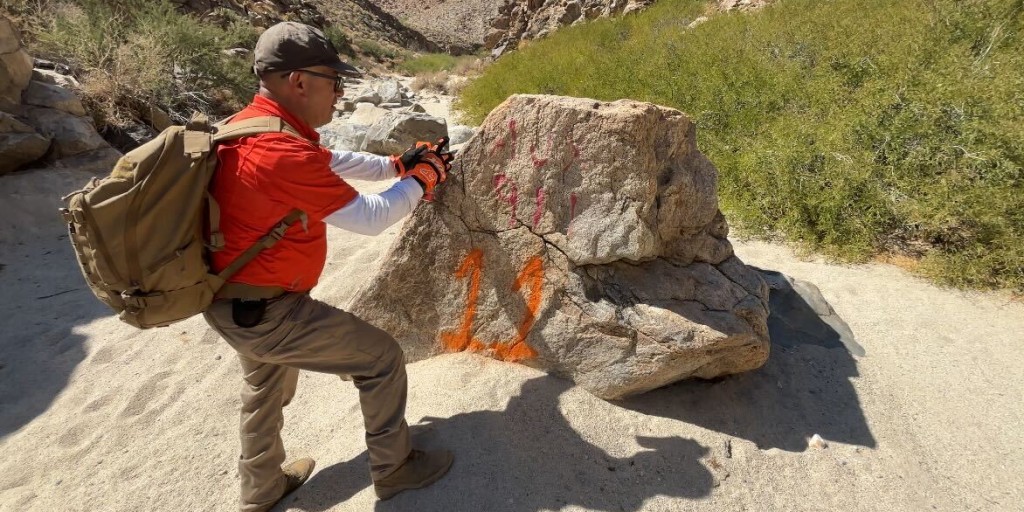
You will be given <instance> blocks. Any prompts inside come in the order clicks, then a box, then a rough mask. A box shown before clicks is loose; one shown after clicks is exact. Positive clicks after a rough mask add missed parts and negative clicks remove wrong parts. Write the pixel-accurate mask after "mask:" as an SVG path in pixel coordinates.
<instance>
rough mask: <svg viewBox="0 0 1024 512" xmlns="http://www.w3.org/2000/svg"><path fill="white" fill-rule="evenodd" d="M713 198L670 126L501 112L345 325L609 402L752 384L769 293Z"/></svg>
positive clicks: (575, 108)
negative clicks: (356, 321)
mask: <svg viewBox="0 0 1024 512" xmlns="http://www.w3.org/2000/svg"><path fill="white" fill-rule="evenodd" d="M716 187H717V172H716V171H715V168H714V166H712V164H711V163H710V162H709V161H708V160H707V159H706V158H705V157H704V156H703V155H702V154H701V153H700V152H699V151H698V150H697V146H696V135H695V127H694V125H693V124H692V123H691V122H690V120H689V119H687V118H686V117H685V116H684V115H683V114H682V113H680V112H678V111H676V110H672V109H668V108H663V107H658V106H655V105H652V104H647V103H638V102H633V101H618V102H615V103H603V102H596V101H593V100H585V99H577V98H562V97H552V96H530V95H520V96H513V97H512V98H510V99H509V100H507V101H506V102H505V103H503V104H502V105H501V106H499V107H498V108H496V109H495V110H494V111H493V112H492V113H491V114H490V115H489V116H488V118H487V120H486V121H485V122H484V124H483V125H482V126H481V128H480V131H479V132H478V133H477V135H476V136H474V137H473V138H472V139H471V140H470V141H469V142H468V143H467V144H466V146H465V147H464V148H463V150H462V152H461V154H460V158H459V160H458V161H457V164H456V170H455V172H454V173H453V174H452V175H450V177H449V182H448V183H446V184H445V186H444V187H443V188H441V189H439V195H438V197H437V201H436V202H434V203H432V204H429V205H424V206H422V207H420V208H418V209H417V210H416V212H415V213H414V215H413V217H412V218H411V219H410V220H408V221H407V223H406V224H405V226H404V228H403V231H402V233H401V234H400V235H399V237H398V241H397V242H396V245H395V246H394V247H392V249H391V252H390V253H389V254H388V256H387V257H386V258H385V260H384V263H383V264H382V266H381V268H380V271H379V274H378V275H377V277H376V278H374V279H373V280H372V281H371V282H370V283H369V284H368V285H367V287H366V288H364V289H363V290H361V291H360V293H359V294H358V296H357V298H356V299H355V301H354V304H353V305H352V309H353V311H355V312H356V313H358V314H360V315H362V316H363V317H364V318H366V319H367V320H369V321H370V322H372V323H374V324H375V325H377V326H379V327H381V328H383V329H385V330H387V331H388V332H390V333H391V334H393V335H394V336H395V337H396V339H398V340H399V342H400V343H402V345H403V347H404V348H405V350H406V354H407V357H409V358H410V359H411V360H417V359H422V358H425V357H429V356H431V355H434V354H437V353H440V352H445V351H462V350H471V351H477V352H481V353H484V354H489V355H492V356H494V357H497V358H500V359H504V360H508V361H519V362H523V363H525V364H529V365H532V366H536V367H540V368H543V369H545V370H548V371H550V372H553V373H555V374H558V375H562V376H565V377H568V378H571V379H573V380H574V381H576V382H577V383H578V384H580V385H582V386H584V387H585V388H586V389H588V390H590V391H591V392H593V393H594V394H596V395H598V396H601V397H604V398H620V397H623V396H627V395H631V394H636V393H641V392H644V391H647V390H650V389H653V388H657V387H660V386H663V385H666V384H668V383H671V382H674V381H677V380H680V379H683V378H687V377H699V378H712V377H716V376H720V375H727V374H732V373H738V372H743V371H748V370H752V369H754V368H758V367H759V366H761V365H762V364H763V363H764V362H765V360H766V358H767V356H768V349H769V340H768V331H767V323H766V322H767V317H768V309H767V307H768V302H767V301H768V288H767V286H766V284H765V282H764V280H763V279H762V278H761V277H760V275H759V274H758V273H756V272H754V271H753V270H751V269H749V268H748V267H746V266H745V265H744V264H743V263H742V262H741V261H739V260H738V259H737V258H736V256H735V255H734V254H733V251H732V246H731V244H730V243H729V241H728V239H727V234H728V225H727V223H726V221H725V218H724V217H723V216H722V214H721V212H720V211H719V209H718V201H717V188H716Z"/></svg>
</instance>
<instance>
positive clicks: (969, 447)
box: [0, 171, 1024, 512]
mask: <svg viewBox="0 0 1024 512" xmlns="http://www.w3.org/2000/svg"><path fill="white" fill-rule="evenodd" d="M85 179H86V176H84V175H82V174H78V173H75V172H73V171H38V172H28V173H18V174H14V175H8V176H4V177H0V197H3V198H4V201H3V202H2V203H0V241H2V243H0V290H2V291H0V293H2V294H3V295H2V300H0V411H2V414H0V436H2V437H0V510H3V511H19V512H21V511H165V510H166V511H172V510H173V511H179V510H189V511H193V510H195V511H205V510H210V511H230V510H235V507H236V500H237V492H238V491H237V487H238V475H237V470H236V465H235V460H236V458H237V450H238V440H237V411H238V398H237V392H238V388H239V383H240V378H239V377H240V374H239V369H238V364H237V361H236V360H235V358H234V355H233V351H232V349H231V348H230V347H228V346H227V345H226V344H225V343H224V342H223V341H221V340H219V339H218V337H217V336H216V335H215V334H214V333H213V332H212V331H211V330H210V329H209V328H208V327H207V326H206V325H205V323H203V321H202V319H201V318H193V319H191V320H188V321H186V322H183V323H181V324H178V325H175V326H173V327H170V328H165V329H157V330H150V331H137V330H135V329H133V328H131V327H129V326H127V325H123V324H121V323H120V322H119V321H117V320H116V319H114V318H112V317H111V316H110V315H109V313H108V311H107V310H105V309H104V307H103V306H102V305H101V304H100V303H99V302H98V301H97V300H95V299H94V298H93V297H92V296H91V294H90V293H89V292H88V290H87V289H86V288H85V287H84V283H83V281H82V278H81V276H80V275H79V273H78V270H77V268H76V266H75V263H74V261H73V258H72V254H71V249H70V245H69V244H68V243H67V240H66V236H65V235H64V234H63V233H62V225H61V223H60V221H59V219H58V218H57V216H56V215H55V213H54V209H55V207H56V206H57V201H56V199H55V198H56V197H58V196H59V195H61V194H63V193H66V192H67V191H68V190H70V189H71V188H73V187H74V186H75V185H81V184H82V183H84V181H85ZM357 186H359V185H358V184H357ZM364 186H365V184H364ZM397 233H398V227H397V226H396V227H393V228H391V229H389V230H388V231H387V232H386V233H384V234H383V235H381V236H378V237H375V238H368V237H363V236H359V235H354V234H347V233H343V232H341V231H338V230H333V229H332V230H331V234H330V237H331V241H330V243H331V252H330V255H329V262H328V268H327V271H326V274H325V276H324V278H323V279H322V281H321V286H320V287H319V288H318V289H317V290H316V292H315V295H316V296H317V297H318V298H321V299H324V300H327V301H330V302H332V303H335V304H338V305H342V306H344V305H345V304H347V303H348V301H349V300H351V298H352V297H353V295H354V293H355V291H356V290H357V288H358V287H359V286H360V284H361V283H363V282H364V281H365V280H366V279H367V278H368V277H369V276H370V275H372V273H373V269H374V268H375V267H376V265H377V264H378V263H379V260H380V257H381V256H382V255H383V254H384V253H385V252H386V251H387V248H388V247H389V244H391V243H392V242H393V241H394V240H395V237H396V235H397ZM736 250H737V253H738V254H739V256H740V257H741V258H742V259H743V260H744V261H746V262H747V263H749V264H752V265H756V266H758V267H760V268H762V269H766V270H774V271H778V272H782V273H784V274H785V275H788V276H791V277H794V278H796V279H800V280H803V281H806V282H809V283H813V284H814V285H817V286H818V287H819V288H820V289H821V292H822V294H823V296H824V298H825V299H826V300H827V301H828V302H829V303H830V304H831V306H832V307H833V308H834V309H835V311H836V313H837V314H838V316H839V317H841V318H842V320H844V321H845V322H846V324H847V325H848V326H849V328H850V330H851V331H852V333H853V336H854V337H855V340H856V343H857V344H858V345H859V346H860V347H863V350H864V352H865V355H864V356H863V357H856V356H854V355H851V353H850V351H849V350H848V349H847V348H846V347H845V346H844V345H842V344H837V343H831V342H828V340H825V339H823V338H821V337H816V336H811V335H807V336H802V335H790V336H785V337H783V336H779V338H780V339H773V352H772V356H771V358H770V360H769V362H768V364H767V365H766V366H765V367H764V368H763V369H761V370H759V371H756V372H752V373H749V374H746V375H741V376H736V377H732V378H728V379H723V380H720V381H717V382H683V383H679V384H676V385H673V386H670V387H668V388H664V389H660V390H656V391H653V392H651V393H648V394H646V395H643V396H641V397H638V398H634V399H631V400H626V401H622V402H606V401H603V400H600V399H597V398H594V397H593V396H591V395H589V394H588V393H586V392H585V391H583V390H581V389H578V388H575V387H573V386H572V385H571V383H569V382H566V381H563V380H559V379H557V378H553V377H548V376H546V375H544V374H543V373H541V372H538V371H536V370H533V369H530V368H526V367H523V366H518V365H514V364H506V363H500V362H496V361H491V360H487V359H483V358H480V357H477V356H473V355H467V354H451V355H446V356H442V357H438V358H434V359H430V360H427V361H422V362H419V363H415V364H412V365H410V366H409V368H408V370H409V378H410V389H409V393H410V396H409V407H408V415H407V416H408V419H409V421H410V424H413V425H414V427H413V428H414V433H415V436H416V440H417V441H416V442H417V443H419V444H422V445H425V446H444V447H448V448H450V449H452V450H454V451H455V453H456V462H455V465H454V467H453V469H452V471H451V473H450V475H449V476H447V477H446V478H445V479H444V480H442V481H441V482H439V483H438V484H436V485H434V486H433V487H430V488H428V489H425V490H421V491H416V492H408V493H404V494H402V495H400V496H398V497H396V498H395V499H393V500H391V501H388V502H383V503H380V502H376V501H375V499H374V496H373V491H372V488H371V485H370V480H369V476H368V473H367V467H366V463H367V462H366V452H365V446H364V444H363V441H362V432H361V417H360V414H359V409H358V402H357V396H356V392H355V389H354V388H353V387H352V386H351V384H350V383H347V382H340V381H339V380H338V379H337V378H335V377H333V376H328V375H318V374H312V373H303V374H302V377H301V379H300V385H299V393H298V396H297V397H296V400H295V401H294V402H293V403H292V405H290V406H289V407H288V408H287V410H286V417H287V420H286V426H285V431H284V438H285V442H286V446H287V447H288V450H289V456H290V458H297V457H303V456H311V457H314V458H315V459H316V460H317V461H318V467H317V471H316V473H315V474H314V476H313V477H312V479H311V480H310V481H309V482H308V483H307V484H306V485H305V486H304V487H303V488H302V489H300V490H299V491H298V492H296V493H295V494H294V495H293V496H291V497H289V498H287V499H286V500H285V502H284V503H283V504H282V505H281V506H279V507H278V508H277V509H276V510H290V511H328V510H330V511H366V510H376V511H401V510H416V511H510V512H534V511H538V512H539V511H548V510H563V511H580V510H597V511H640V510H643V511H680V510H709V511H710V510H716V511H718V510H758V511H760V510H787V511H789V510H844V511H845V510H850V511H859V510H864V511H875V510H879V511H880V510H898V511H899V510H939V511H958V512H959V511H967V510H985V511H989V510H991V511H995V510H1021V509H1022V504H1024V479H1022V477H1021V475H1022V474H1024V442H1022V441H1024V439H1022V431H1024V406H1022V405H1021V404H1022V402H1021V399H1022V397H1024V372H1022V371H1021V362H1022V360H1024V356H1022V355H1021V349H1022V347H1024V343H1022V342H1024V304H1021V303H1019V302H1013V301H1010V300H1009V299H1008V298H1007V297H1005V296H1003V295H999V294H983V293H965V292H958V291H952V290H948V289H941V288H938V287H935V286H933V285H930V284H928V283H926V282H924V281H922V280H920V279H917V278H915V277H912V276H909V275H907V274H906V273H905V272H903V271H901V270H899V269H897V268H895V267H891V266H885V265H879V264H872V265H859V266H842V265H833V264H827V263H824V262H821V261H806V260H801V259H799V258H797V257H796V256H794V254H793V253H792V252H791V251H789V250H788V249H786V248H784V247H781V246H777V245H770V244H764V243H754V242H746V243H738V244H737V247H736ZM815 434H818V435H820V436H821V437H822V438H823V439H824V440H825V441H826V442H827V445H828V446H827V447H825V448H819V447H814V446H810V445H809V443H808V440H809V439H810V438H811V437H812V436H813V435H815Z"/></svg>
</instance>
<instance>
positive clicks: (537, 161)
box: [530, 144, 548, 169]
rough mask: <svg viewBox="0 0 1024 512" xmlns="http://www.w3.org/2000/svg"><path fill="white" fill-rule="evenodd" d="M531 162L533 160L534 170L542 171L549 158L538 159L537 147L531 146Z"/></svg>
mask: <svg viewBox="0 0 1024 512" xmlns="http://www.w3.org/2000/svg"><path fill="white" fill-rule="evenodd" d="M530 160H533V168H534V169H540V168H541V167H544V166H545V165H547V163H548V159H547V158H537V145H536V144H530Z"/></svg>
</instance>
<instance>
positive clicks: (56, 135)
mask: <svg viewBox="0 0 1024 512" xmlns="http://www.w3.org/2000/svg"><path fill="white" fill-rule="evenodd" d="M24 111H25V114H26V115H25V117H26V118H27V120H28V124H30V125H32V126H33V127H35V129H36V131H38V132H39V133H41V134H42V135H45V136H47V137H50V138H52V139H53V146H54V147H53V154H52V156H53V157H54V158H63V157H67V156H72V155H77V154H79V153H85V152H86V151H92V150H95V149H99V148H102V147H107V146H109V144H107V142H106V141H105V140H103V137H100V134H99V133H96V127H94V126H93V124H92V121H91V120H90V119H89V118H87V117H81V116H76V115H74V114H69V113H67V112H64V111H63V110H57V109H53V108H45V107H25V109H24Z"/></svg>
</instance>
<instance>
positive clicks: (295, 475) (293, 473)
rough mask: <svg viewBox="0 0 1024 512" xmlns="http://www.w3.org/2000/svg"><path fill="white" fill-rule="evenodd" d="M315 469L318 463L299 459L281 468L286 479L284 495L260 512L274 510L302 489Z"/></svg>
mask: <svg viewBox="0 0 1024 512" xmlns="http://www.w3.org/2000/svg"><path fill="white" fill-rule="evenodd" d="M314 467H316V461H314V460H313V459H299V460H297V461H295V462H292V463H291V464H288V465H287V466H285V467H283V468H281V470H282V471H284V478H285V483H284V494H282V495H281V497H280V498H278V499H277V501H275V502H274V503H271V504H270V505H267V507H266V508H262V509H260V510H259V511H258V512H266V511H268V510H270V509H272V508H274V506H275V505H277V504H278V503H281V500H283V499H284V498H285V496H288V495H289V494H291V493H292V491H294V490H295V489H298V488H299V487H302V484H304V483H306V480H309V475H312V474H313V468H314Z"/></svg>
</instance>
